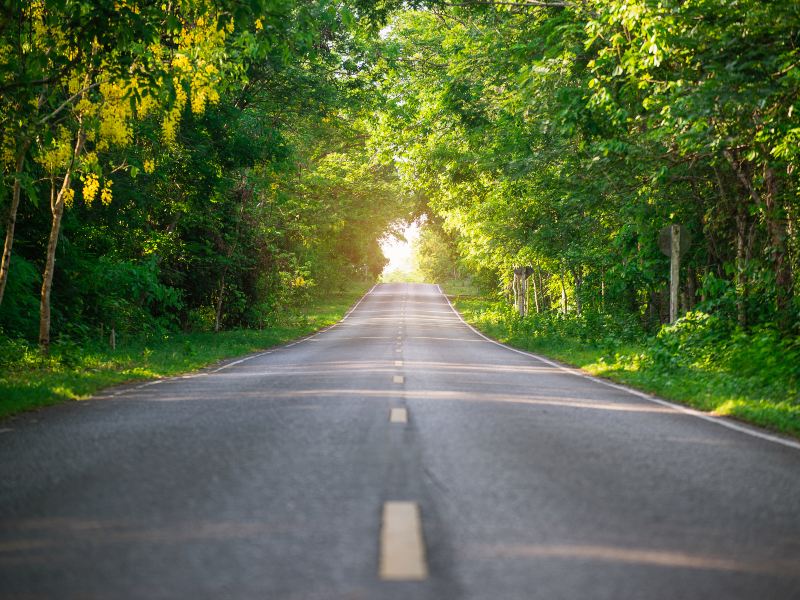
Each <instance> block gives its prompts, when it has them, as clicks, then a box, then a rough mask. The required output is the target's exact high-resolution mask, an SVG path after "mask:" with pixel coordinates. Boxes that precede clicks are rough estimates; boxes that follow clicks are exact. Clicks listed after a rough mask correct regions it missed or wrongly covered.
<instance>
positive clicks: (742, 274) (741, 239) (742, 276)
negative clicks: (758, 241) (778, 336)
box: [736, 207, 747, 327]
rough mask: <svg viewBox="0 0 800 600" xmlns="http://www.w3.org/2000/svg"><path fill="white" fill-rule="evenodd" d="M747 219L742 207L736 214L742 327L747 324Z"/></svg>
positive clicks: (738, 308) (738, 316)
mask: <svg viewBox="0 0 800 600" xmlns="http://www.w3.org/2000/svg"><path fill="white" fill-rule="evenodd" d="M746 219H747V218H746V216H745V214H744V210H743V208H742V207H740V208H739V210H738V211H737V214H736V320H737V322H738V323H739V325H740V326H741V327H746V326H747V309H746V307H747V303H746V300H747V274H746V273H747V264H746V262H747V259H746V256H745V254H746V253H745V249H746V244H745V235H746V233H747V220H746Z"/></svg>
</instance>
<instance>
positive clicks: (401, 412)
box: [389, 408, 408, 424]
mask: <svg viewBox="0 0 800 600" xmlns="http://www.w3.org/2000/svg"><path fill="white" fill-rule="evenodd" d="M389 422H390V423H400V424H405V423H408V409H405V408H393V409H392V410H391V411H390V412H389Z"/></svg>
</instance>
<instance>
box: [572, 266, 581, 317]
mask: <svg viewBox="0 0 800 600" xmlns="http://www.w3.org/2000/svg"><path fill="white" fill-rule="evenodd" d="M572 278H573V279H574V280H575V311H576V313H577V315H578V316H581V310H582V309H583V303H582V302H581V293H582V291H583V268H582V267H581V266H580V265H579V266H577V267H575V268H574V269H572Z"/></svg>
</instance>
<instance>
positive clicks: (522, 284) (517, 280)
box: [514, 266, 533, 317]
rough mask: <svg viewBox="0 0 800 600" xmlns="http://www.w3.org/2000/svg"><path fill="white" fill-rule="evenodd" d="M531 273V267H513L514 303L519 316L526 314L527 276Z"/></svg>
mask: <svg viewBox="0 0 800 600" xmlns="http://www.w3.org/2000/svg"><path fill="white" fill-rule="evenodd" d="M532 274H533V267H531V266H528V267H514V295H515V298H514V303H515V304H516V305H517V311H518V312H519V316H520V317H524V316H525V315H527V314H528V278H529V277H530V276H531V275H532Z"/></svg>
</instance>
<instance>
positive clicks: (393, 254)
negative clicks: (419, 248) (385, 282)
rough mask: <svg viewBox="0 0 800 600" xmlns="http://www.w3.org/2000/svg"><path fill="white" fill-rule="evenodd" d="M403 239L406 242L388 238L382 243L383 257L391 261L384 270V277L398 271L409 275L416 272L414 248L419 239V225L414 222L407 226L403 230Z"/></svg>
mask: <svg viewBox="0 0 800 600" xmlns="http://www.w3.org/2000/svg"><path fill="white" fill-rule="evenodd" d="M403 237H405V240H401V239H397V238H395V237H392V236H387V237H386V238H384V239H383V241H381V250H383V255H384V256H385V257H386V258H387V259H389V263H388V264H387V265H386V268H384V269H383V274H384V275H387V274H388V273H393V272H396V271H399V272H404V273H408V272H411V271H413V270H414V251H413V246H414V242H415V241H416V239H417V238H418V237H419V224H418V223H416V222H414V223H410V224H409V225H407V226H406V227H405V229H403Z"/></svg>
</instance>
